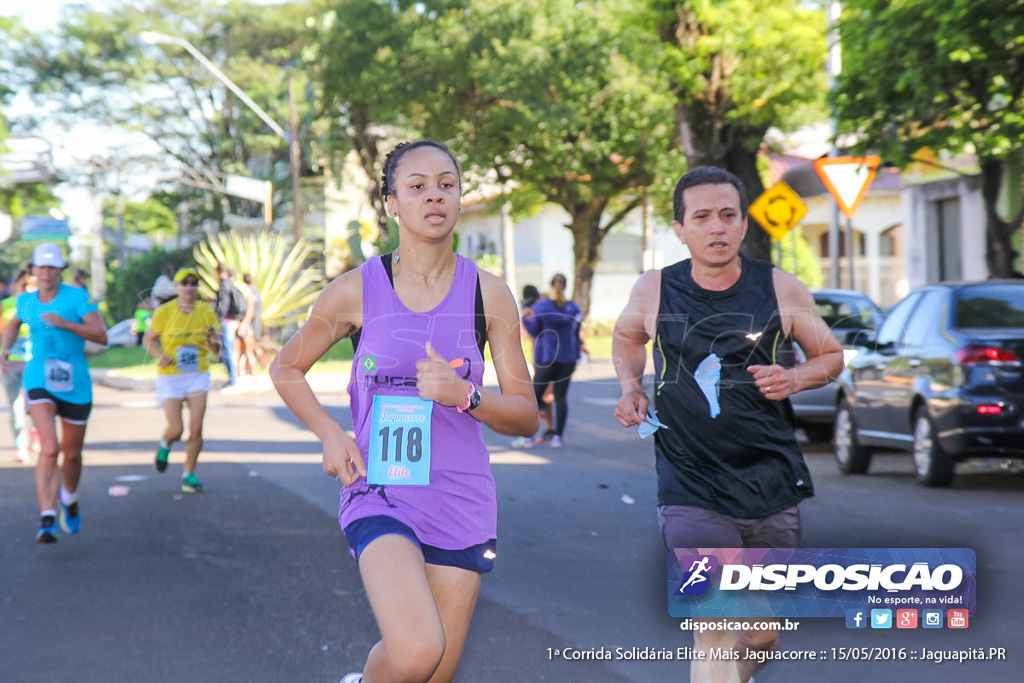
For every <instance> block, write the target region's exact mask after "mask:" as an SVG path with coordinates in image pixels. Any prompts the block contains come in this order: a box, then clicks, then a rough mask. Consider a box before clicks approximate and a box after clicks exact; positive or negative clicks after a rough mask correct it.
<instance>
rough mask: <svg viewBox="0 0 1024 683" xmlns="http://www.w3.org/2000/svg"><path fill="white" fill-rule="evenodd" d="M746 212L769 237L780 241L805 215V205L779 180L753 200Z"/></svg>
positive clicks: (798, 196)
mask: <svg viewBox="0 0 1024 683" xmlns="http://www.w3.org/2000/svg"><path fill="white" fill-rule="evenodd" d="M748 211H749V212H750V215H751V216H753V217H754V218H755V219H757V222H758V223H760V224H761V227H762V228H764V229H765V230H766V231H767V232H768V234H769V235H771V236H772V237H774V238H775V239H777V240H781V239H782V238H783V237H785V236H786V233H787V232H789V229H790V228H792V227H793V226H794V225H796V224H797V223H798V222H799V221H800V219H801V218H803V217H804V214H805V213H807V205H806V204H804V203H803V201H802V200H801V199H800V195H798V194H797V193H796V192H794V191H793V188H791V187H790V186H789V185H787V184H786V183H784V182H782V181H781V180H780V181H779V182H777V183H775V184H774V185H772V186H771V187H769V188H768V189H767V190H765V191H764V194H762V195H761V196H760V197H758V198H757V199H755V200H754V203H753V204H751V205H750V209H748Z"/></svg>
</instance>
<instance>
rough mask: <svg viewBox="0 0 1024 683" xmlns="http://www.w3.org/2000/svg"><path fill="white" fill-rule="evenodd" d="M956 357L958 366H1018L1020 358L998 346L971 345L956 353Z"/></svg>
mask: <svg viewBox="0 0 1024 683" xmlns="http://www.w3.org/2000/svg"><path fill="white" fill-rule="evenodd" d="M956 355H957V361H958V362H959V363H960V365H985V364H1006V365H1019V364H1020V358H1019V357H1018V356H1017V354H1016V353H1014V352H1013V351H1011V350H1010V349H1004V348H1002V347H1000V346H982V345H980V344H971V345H969V346H965V347H964V348H962V349H960V350H959V351H957V354H956Z"/></svg>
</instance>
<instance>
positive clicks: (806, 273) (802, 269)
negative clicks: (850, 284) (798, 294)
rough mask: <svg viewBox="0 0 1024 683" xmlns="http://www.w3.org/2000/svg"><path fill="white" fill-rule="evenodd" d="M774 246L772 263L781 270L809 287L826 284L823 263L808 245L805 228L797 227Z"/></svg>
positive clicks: (774, 243)
mask: <svg viewBox="0 0 1024 683" xmlns="http://www.w3.org/2000/svg"><path fill="white" fill-rule="evenodd" d="M772 246H773V249H772V251H773V254H772V262H773V263H775V265H777V266H778V267H779V268H781V269H782V270H786V271H789V272H790V273H793V274H794V275H796V276H797V278H798V279H799V280H800V281H801V282H803V283H804V284H805V285H807V286H808V287H812V288H813V287H821V286H822V285H823V284H824V283H825V276H824V274H823V273H822V272H821V261H819V260H818V257H817V256H816V255H815V253H814V250H813V249H812V248H811V245H810V244H808V243H807V238H806V237H804V229H803V228H801V227H800V226H796V227H795V228H793V229H792V230H790V231H789V232H787V233H786V236H785V237H783V238H782V240H780V242H773V244H772Z"/></svg>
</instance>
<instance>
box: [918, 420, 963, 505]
mask: <svg viewBox="0 0 1024 683" xmlns="http://www.w3.org/2000/svg"><path fill="white" fill-rule="evenodd" d="M955 468H956V464H955V463H954V462H953V458H952V457H951V456H950V455H949V453H947V452H946V451H945V449H944V448H942V445H941V444H940V443H939V439H938V437H937V436H936V435H935V425H934V424H932V420H931V418H930V417H928V409H927V408H926V407H924V406H921V407H920V408H918V409H917V415H916V416H915V417H914V473H915V474H916V475H917V481H918V482H919V483H921V484H923V485H924V486H949V485H950V483H952V481H953V474H954V471H955Z"/></svg>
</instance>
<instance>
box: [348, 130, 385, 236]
mask: <svg viewBox="0 0 1024 683" xmlns="http://www.w3.org/2000/svg"><path fill="white" fill-rule="evenodd" d="M351 125H352V129H353V131H354V132H353V134H352V147H353V149H355V151H356V154H358V155H359V164H360V165H361V166H362V167H363V172H364V173H366V177H367V178H368V179H369V180H370V187H369V189H368V190H367V195H368V198H369V200H370V206H372V207H373V209H374V211H375V212H376V213H377V228H378V229H379V230H380V233H381V234H382V235H386V234H388V207H387V203H386V202H385V201H384V197H383V195H381V193H380V183H379V182H378V179H377V159H379V158H380V150H379V149H378V147H377V141H378V138H377V137H376V136H375V135H374V134H373V133H371V132H370V127H371V123H370V121H369V117H368V116H366V115H365V113H360V114H358V115H357V114H353V115H352V121H351ZM344 163H345V161H344V159H342V165H343V166H344ZM339 177H341V174H339Z"/></svg>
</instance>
